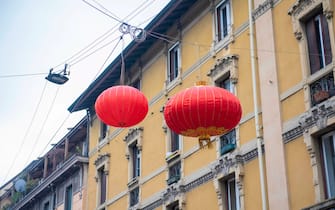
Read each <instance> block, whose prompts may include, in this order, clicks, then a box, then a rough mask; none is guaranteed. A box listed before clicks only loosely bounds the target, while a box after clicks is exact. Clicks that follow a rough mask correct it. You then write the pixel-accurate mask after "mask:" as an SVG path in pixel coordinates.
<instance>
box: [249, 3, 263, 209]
mask: <svg viewBox="0 0 335 210" xmlns="http://www.w3.org/2000/svg"><path fill="white" fill-rule="evenodd" d="M248 4H249V32H250V34H249V39H250V40H249V41H250V59H251V73H252V93H253V100H254V116H255V128H256V139H257V153H258V164H259V177H260V184H261V195H262V210H267V203H266V199H267V198H266V191H265V182H264V163H263V151H262V136H261V132H260V129H261V127H260V124H259V116H258V113H259V110H258V103H257V99H258V96H257V77H256V57H255V41H254V25H253V21H252V8H253V7H252V0H248Z"/></svg>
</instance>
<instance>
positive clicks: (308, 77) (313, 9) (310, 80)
mask: <svg viewBox="0 0 335 210" xmlns="http://www.w3.org/2000/svg"><path fill="white" fill-rule="evenodd" d="M332 4H333V3H332V1H331V0H315V1H308V2H303V1H297V2H296V3H295V4H293V5H292V6H291V8H290V9H289V10H288V14H289V15H290V16H291V18H292V26H293V32H294V36H295V38H296V39H297V41H298V45H299V50H300V54H302V55H304V56H301V57H300V58H301V69H302V77H303V78H302V86H303V90H304V97H305V107H306V110H308V109H310V108H311V107H313V106H315V105H316V104H319V103H321V102H322V101H323V100H326V99H328V98H329V97H328V96H327V97H326V96H325V94H323V93H322V94H323V96H322V97H323V98H322V99H321V100H320V102H318V103H314V102H313V98H312V97H314V96H312V91H311V85H314V83H315V82H318V80H319V79H321V78H323V77H325V76H326V75H328V74H330V73H332V74H333V75H334V72H333V65H332V63H333V62H330V64H329V65H326V66H325V67H324V68H321V69H320V70H316V71H315V72H312V71H311V65H310V58H309V51H308V48H309V46H308V40H307V32H306V26H305V23H306V21H307V20H309V19H310V18H311V17H314V16H315V15H316V14H318V13H322V14H323V15H324V16H325V20H326V22H327V26H328V32H330V33H328V35H329V40H330V47H331V49H330V51H331V54H332V61H333V60H334V55H335V53H334V52H335V51H334V43H335V41H334V33H332V32H333V31H334V27H333V11H332V8H333V7H332ZM324 97H325V98H326V99H324Z"/></svg>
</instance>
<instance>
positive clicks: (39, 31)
mask: <svg viewBox="0 0 335 210" xmlns="http://www.w3.org/2000/svg"><path fill="white" fill-rule="evenodd" d="M87 1H88V2H89V3H91V4H94V1H93V0H87ZM98 2H99V3H100V4H101V5H103V6H104V7H105V8H107V9H108V10H109V11H111V12H112V13H113V14H114V15H116V16H117V17H118V18H120V19H124V18H125V17H126V16H128V15H129V14H132V16H131V17H133V16H134V15H136V16H135V17H134V18H132V19H129V18H127V19H126V21H125V22H127V23H128V24H130V25H134V26H138V27H142V28H144V27H145V24H147V23H148V22H147V20H148V19H149V18H153V17H154V16H155V14H157V12H158V11H159V10H160V9H162V8H163V7H164V6H165V5H166V3H167V2H168V0H122V1H119V0H98ZM120 2H121V3H120ZM95 5H96V4H95ZM140 5H143V6H144V7H142V8H141V10H140V11H137V12H135V13H134V12H133V11H134V10H135V9H136V8H138V7H139V6H140ZM96 6H97V5H96ZM131 12H132V13H131ZM137 13H138V14H137ZM0 14H1V15H0V186H1V185H3V184H4V183H5V182H6V181H8V180H9V179H11V178H12V177H13V176H15V175H16V174H18V173H19V172H20V171H21V170H23V169H24V167H25V166H27V165H28V164H29V163H30V162H31V161H32V160H34V159H36V158H37V157H38V156H42V155H43V154H44V153H45V152H46V151H47V150H48V149H50V148H51V147H50V143H49V142H50V141H51V140H52V141H51V143H56V142H58V141H59V140H60V139H61V138H62V137H63V136H64V135H65V134H66V132H67V129H66V128H70V127H73V126H74V125H75V124H76V123H77V122H78V121H79V120H80V119H81V118H82V117H83V116H84V114H85V112H78V113H74V114H71V115H70V117H69V118H68V120H67V121H65V124H64V126H63V127H62V128H61V129H60V132H58V133H57V135H56V136H55V138H52V137H53V136H54V135H55V134H56V131H57V129H58V128H59V127H60V126H61V124H62V123H63V121H64V120H65V119H66V118H67V116H68V114H69V112H68V111H67V108H68V107H69V106H70V105H71V104H72V103H73V102H74V100H75V99H76V98H77V97H79V95H80V94H81V93H82V92H83V91H84V90H85V89H86V88H87V87H88V85H89V84H90V83H91V82H92V81H93V79H94V78H95V76H96V75H97V73H99V70H100V69H101V67H102V65H103V63H104V62H105V60H106V59H107V57H108V55H109V54H110V53H111V51H112V49H113V48H114V47H115V45H116V43H117V40H116V41H115V42H113V43H112V44H110V45H108V46H107V47H105V48H103V49H102V50H99V51H98V52H97V53H94V54H93V55H91V56H89V57H87V58H86V59H84V60H82V61H81V62H79V63H77V64H75V65H73V66H71V67H70V69H69V70H70V72H71V74H70V80H69V81H68V82H67V83H66V84H65V85H62V86H58V85H55V84H52V83H47V85H46V88H45V92H44V95H43V97H42V100H41V103H40V106H39V109H38V111H37V113H36V116H35V118H34V120H33V116H34V112H35V110H36V107H37V105H38V101H39V99H40V97H41V94H42V92H43V88H44V86H45V83H46V80H45V79H44V77H45V76H46V75H47V73H48V72H49V69H50V68H52V67H55V66H57V65H58V64H61V63H62V62H64V61H65V60H67V59H69V58H70V57H71V56H73V55H74V54H75V53H77V52H78V51H79V50H81V49H83V48H84V47H86V46H87V45H88V44H90V43H91V42H93V41H94V40H95V39H96V38H98V37H100V36H101V35H103V34H104V33H105V32H107V31H108V30H110V29H111V28H113V27H118V26H119V25H120V23H118V22H117V21H115V20H113V19H111V18H109V17H107V16H106V15H104V14H102V13H100V12H99V11H97V10H95V9H93V8H92V7H90V6H89V5H87V4H85V3H84V2H83V1H82V0H52V1H51V0H49V1H46V0H29V1H28V0H3V1H1V6H0ZM150 20H151V19H150ZM145 21H146V22H145ZM140 24H141V25H140ZM120 35H121V33H120V32H119V31H118V30H116V31H115V32H114V33H112V35H111V36H110V37H109V38H108V39H106V41H105V42H103V43H101V44H100V45H98V46H97V48H98V47H100V46H102V45H104V44H105V43H107V42H109V41H111V40H115V39H117V38H118V37H120ZM126 38H128V39H127V40H128V41H129V40H130V37H129V36H128V37H126ZM118 46H119V47H118V48H117V50H116V51H115V52H114V53H113V55H112V57H111V58H110V59H109V60H108V62H107V64H106V65H105V66H104V67H106V66H107V65H108V64H109V63H110V62H111V61H112V60H113V57H115V56H117V55H118V54H119V52H120V50H121V44H119V45H118ZM72 62H74V61H72ZM70 64H71V61H70ZM62 68H63V65H62V66H59V67H57V68H55V70H56V71H57V70H61V69H62ZM103 69H104V68H103ZM34 73H45V75H37V76H36V75H35V76H16V77H4V75H22V74H34ZM58 88H59V90H58V93H57V89H58ZM56 93H57V96H56V98H55V102H54V103H52V102H53V100H54V97H55V95H56ZM52 104H53V106H52ZM50 107H52V109H51V111H50V114H49V115H48V110H49V109H50ZM46 116H48V117H47V118H46ZM32 120H33V123H32V124H30V122H31V121H32ZM43 122H45V123H44V124H43ZM29 127H30V129H29ZM28 131H29V132H28ZM47 145H49V146H48V147H47V150H44V148H45V147H46V146H47ZM20 148H21V149H20ZM14 160H15V161H14Z"/></svg>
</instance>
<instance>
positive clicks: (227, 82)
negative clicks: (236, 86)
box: [216, 75, 232, 92]
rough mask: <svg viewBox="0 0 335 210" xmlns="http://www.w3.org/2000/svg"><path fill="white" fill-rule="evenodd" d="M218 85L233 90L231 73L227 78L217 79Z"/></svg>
mask: <svg viewBox="0 0 335 210" xmlns="http://www.w3.org/2000/svg"><path fill="white" fill-rule="evenodd" d="M216 86H218V87H220V88H224V89H226V90H228V91H230V92H232V84H231V81H230V79H229V75H228V76H227V77H226V78H225V79H222V80H219V81H217V82H216Z"/></svg>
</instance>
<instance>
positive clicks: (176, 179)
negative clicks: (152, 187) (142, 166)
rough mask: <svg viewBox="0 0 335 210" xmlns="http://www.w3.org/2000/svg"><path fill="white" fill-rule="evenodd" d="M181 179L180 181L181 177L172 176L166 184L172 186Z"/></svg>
mask: <svg viewBox="0 0 335 210" xmlns="http://www.w3.org/2000/svg"><path fill="white" fill-rule="evenodd" d="M179 179H180V175H174V176H170V178H169V179H168V180H167V181H166V183H167V184H168V185H171V184H173V183H176V182H178V181H179Z"/></svg>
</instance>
